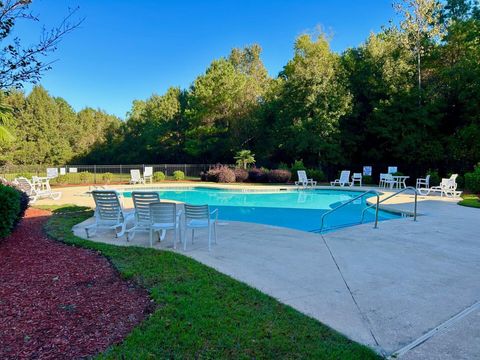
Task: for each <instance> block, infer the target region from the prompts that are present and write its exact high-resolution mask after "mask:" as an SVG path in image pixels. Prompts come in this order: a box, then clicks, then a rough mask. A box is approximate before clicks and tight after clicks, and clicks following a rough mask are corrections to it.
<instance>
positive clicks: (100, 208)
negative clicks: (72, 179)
mask: <svg viewBox="0 0 480 360" xmlns="http://www.w3.org/2000/svg"><path fill="white" fill-rule="evenodd" d="M92 196H93V200H94V201H95V206H96V207H95V223H94V224H92V225H88V226H86V227H85V232H86V233H87V238H89V237H90V236H91V235H94V234H95V233H96V232H97V229H98V228H103V229H112V230H115V236H116V237H120V236H123V234H124V233H125V230H126V228H127V222H128V221H130V220H132V219H133V213H126V212H125V211H124V210H123V209H122V205H121V204H120V200H119V198H118V193H117V192H116V191H115V190H93V191H92ZM118 228H120V231H119V232H117V231H116V230H117V229H118ZM91 230H93V232H91Z"/></svg>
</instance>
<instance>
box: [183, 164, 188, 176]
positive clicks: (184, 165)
mask: <svg viewBox="0 0 480 360" xmlns="http://www.w3.org/2000/svg"><path fill="white" fill-rule="evenodd" d="M183 167H184V168H185V171H184V173H185V176H188V175H187V164H183Z"/></svg>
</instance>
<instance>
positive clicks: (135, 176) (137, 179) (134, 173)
mask: <svg viewBox="0 0 480 360" xmlns="http://www.w3.org/2000/svg"><path fill="white" fill-rule="evenodd" d="M130 184H133V185H135V184H145V179H144V178H142V176H141V174H140V170H138V169H132V170H130Z"/></svg>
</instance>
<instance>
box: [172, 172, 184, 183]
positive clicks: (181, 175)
mask: <svg viewBox="0 0 480 360" xmlns="http://www.w3.org/2000/svg"><path fill="white" fill-rule="evenodd" d="M173 179H174V180H176V181H180V180H184V179H185V173H184V172H183V171H181V170H176V171H174V172H173Z"/></svg>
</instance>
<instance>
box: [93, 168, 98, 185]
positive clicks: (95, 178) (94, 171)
mask: <svg viewBox="0 0 480 360" xmlns="http://www.w3.org/2000/svg"><path fill="white" fill-rule="evenodd" d="M93 183H94V184H96V183H97V165H93Z"/></svg>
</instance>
